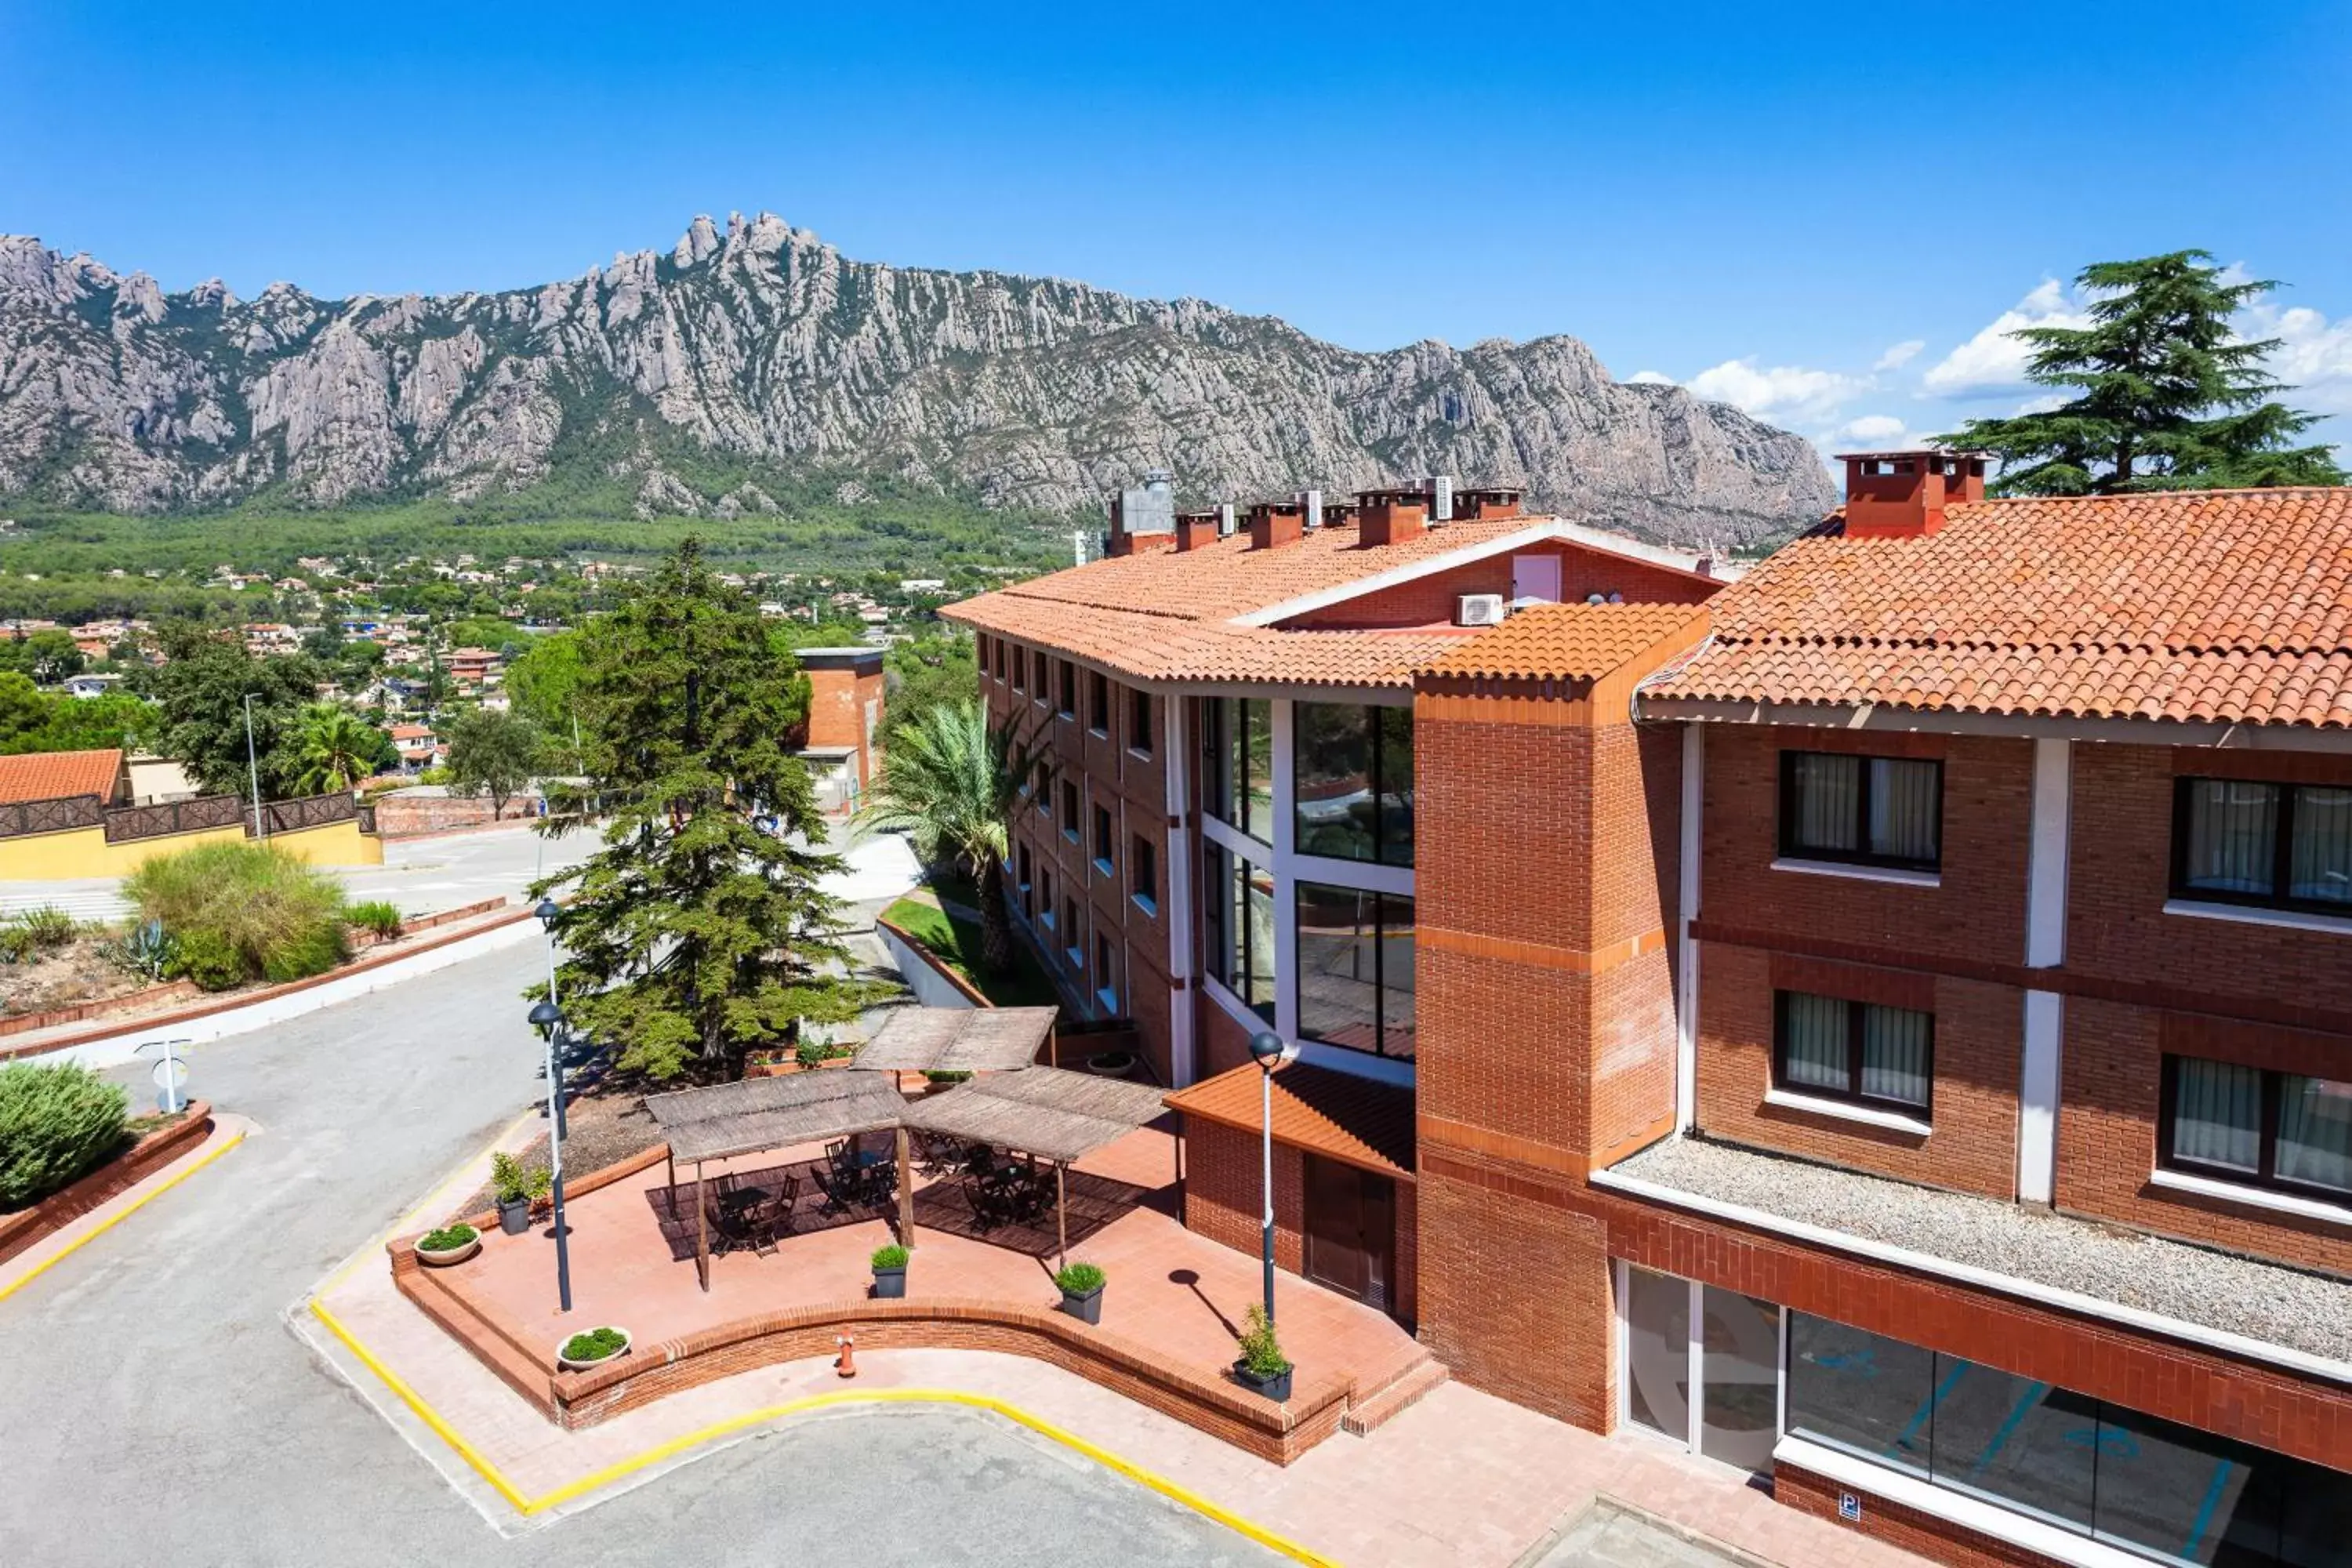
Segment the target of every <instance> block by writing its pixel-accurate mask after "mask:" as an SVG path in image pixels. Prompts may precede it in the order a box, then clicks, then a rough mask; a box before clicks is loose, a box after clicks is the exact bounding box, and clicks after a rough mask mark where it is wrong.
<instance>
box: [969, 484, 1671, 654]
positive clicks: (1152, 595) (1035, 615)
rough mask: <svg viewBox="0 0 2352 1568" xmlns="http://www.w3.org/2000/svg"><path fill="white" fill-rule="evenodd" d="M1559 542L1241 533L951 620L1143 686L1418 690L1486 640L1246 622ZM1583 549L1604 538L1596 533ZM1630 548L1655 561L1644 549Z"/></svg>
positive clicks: (1495, 534)
mask: <svg viewBox="0 0 2352 1568" xmlns="http://www.w3.org/2000/svg"><path fill="white" fill-rule="evenodd" d="M1560 529H1562V525H1560V524H1559V521H1558V520H1556V519H1551V518H1543V517H1516V518H1498V519H1491V520H1484V521H1457V522H1451V523H1447V524H1444V525H1443V526H1442V527H1439V528H1435V529H1433V530H1431V531H1429V532H1427V533H1425V534H1423V535H1422V536H1421V537H1419V538H1417V539H1411V540H1407V541H1404V542H1402V543H1398V544H1389V545H1382V546H1381V547H1379V548H1377V549H1366V548H1363V547H1361V546H1360V545H1359V544H1358V542H1357V540H1358V530H1357V529H1356V527H1355V525H1353V524H1339V525H1335V526H1332V527H1328V528H1320V529H1314V530H1310V531H1307V533H1306V535H1305V536H1304V537H1302V538H1300V539H1299V540H1297V542H1294V543H1290V544H1286V545H1282V546H1280V547H1278V548H1276V549H1273V550H1252V549H1251V548H1250V547H1249V536H1248V534H1247V533H1246V532H1242V533H1235V534H1234V535H1231V536H1229V537H1227V538H1224V539H1221V540H1218V541H1216V542H1213V543H1211V544H1208V545H1204V546H1202V548H1200V549H1198V550H1189V551H1176V550H1171V549H1167V548H1160V549H1155V550H1148V551H1145V552H1143V553H1141V554H1139V555H1127V556H1113V557H1108V558H1106V559H1104V560H1101V561H1095V562H1089V563H1087V564H1086V565H1084V566H1074V567H1070V568H1067V569H1066V570H1064V571H1060V572H1056V573H1054V574H1051V575H1049V576H1045V577H1039V578H1036V579H1034V581H1031V582H1027V583H1022V584H1016V585H1014V586H1013V587H1010V588H1001V589H998V590H996V591H994V592H992V593H987V594H982V595H979V596H978V597H976V598H971V599H966V600H964V601H962V602H961V604H956V605H949V606H948V607H947V608H946V609H945V610H943V611H941V612H940V613H941V614H942V615H944V616H947V617H948V618H949V619H950V620H956V621H961V622H963V623H965V624H966V625H969V626H972V627H974V628H976V629H978V630H980V631H983V632H990V633H1001V634H1003V636H1005V637H1013V638H1014V639H1016V640H1019V641H1022V642H1027V643H1034V644H1037V645H1041V646H1044V647H1052V648H1057V649H1060V650H1063V651H1065V652H1068V653H1072V654H1075V655H1076V656H1077V657H1078V658H1085V659H1089V660H1092V661H1094V662H1096V663H1099V664H1102V665H1105V666H1108V667H1109V668H1113V669H1117V670H1118V671H1120V672H1122V673H1124V674H1127V675H1129V676H1132V677H1135V678H1137V679H1144V680H1169V681H1216V682H1228V681H1230V682H1235V683H1243V682H1253V681H1279V682H1284V683H1296V684H1303V685H1316V686H1364V687H1378V686H1391V687H1402V686H1409V685H1411V684H1412V672H1413V670H1414V669H1416V668H1420V667H1421V666H1423V665H1425V664H1428V663H1429V662H1430V661H1431V660H1433V659H1435V658H1438V657H1440V656H1441V655H1443V654H1444V653H1445V652H1446V651H1448V650H1449V649H1451V648H1453V647H1455V646H1457V645H1458V644H1459V643H1460V642H1461V641H1462V640H1463V639H1464V638H1465V637H1471V636H1474V635H1479V634H1475V633H1473V632H1471V631H1469V630H1468V629H1466V628H1452V627H1444V626H1439V627H1418V628H1413V629H1411V630H1403V631H1303V630H1300V631H1291V630H1280V629H1276V628H1274V627H1270V626H1255V625H1244V624H1243V622H1244V620H1246V619H1249V618H1252V617H1256V616H1263V615H1264V614H1265V612H1267V611H1270V610H1273V609H1276V607H1277V606H1281V605H1289V604H1291V603H1293V602H1295V601H1297V600H1300V599H1303V598H1306V597H1307V596H1308V595H1316V594H1320V593H1325V592H1328V591H1329V590H1332V589H1339V588H1345V587H1346V586H1348V585H1349V584H1352V583H1359V582H1363V581H1365V580H1366V579H1369V578H1372V577H1376V576H1379V575H1380V574H1383V573H1388V572H1392V571H1395V570H1396V569H1398V568H1399V567H1407V566H1413V565H1420V564H1424V563H1433V562H1437V561H1439V560H1442V559H1443V558H1444V557H1446V556H1449V555H1451V554H1453V553H1454V552H1457V551H1462V550H1465V549H1469V548H1472V547H1475V546H1477V545H1482V544H1493V543H1495V542H1497V541H1500V540H1505V539H1508V538H1510V537H1511V536H1513V535H1515V534H1521V533H1526V534H1528V535H1530V537H1541V536H1543V534H1544V531H1546V530H1560ZM1576 535H1577V537H1580V538H1583V539H1586V540H1594V539H1600V538H1601V537H1603V536H1601V535H1598V534H1596V533H1595V532H1594V531H1591V530H1589V529H1580V530H1577V531H1576ZM1623 543H1624V545H1625V546H1626V548H1627V549H1629V550H1633V551H1646V549H1647V547H1645V546H1643V545H1641V544H1639V543H1637V542H1634V541H1633V540H1625V541H1623ZM1604 547H1605V546H1604Z"/></svg>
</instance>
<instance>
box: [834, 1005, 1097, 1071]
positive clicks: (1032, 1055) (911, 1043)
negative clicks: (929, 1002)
mask: <svg viewBox="0 0 2352 1568" xmlns="http://www.w3.org/2000/svg"><path fill="white" fill-rule="evenodd" d="M1060 1011H1061V1009H1060V1008H1058V1007H898V1008H893V1009H892V1010H891V1011H890V1013H889V1014H888V1016H886V1017H885V1018H884V1019H883V1020H882V1023H881V1026H879V1027H878V1028H877V1029H876V1030H875V1031H874V1037H873V1038H872V1039H870V1040H868V1041H866V1044H865V1045H864V1046H862V1047H859V1048H858V1051H857V1055H856V1066H858V1067H860V1068H872V1069H875V1070H877V1071H891V1072H1018V1071H1020V1070H1021V1069H1022V1068H1026V1067H1029V1066H1031V1065H1033V1064H1034V1062H1035V1061H1036V1060H1037V1053H1038V1051H1039V1050H1041V1049H1043V1048H1044V1047H1045V1045H1046V1044H1047V1043H1048V1042H1050V1041H1051V1040H1052V1039H1053V1037H1054V1020H1055V1017H1056V1016H1058V1015H1059V1013H1060Z"/></svg>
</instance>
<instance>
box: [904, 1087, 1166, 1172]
mask: <svg viewBox="0 0 2352 1568" xmlns="http://www.w3.org/2000/svg"><path fill="white" fill-rule="evenodd" d="M1163 1109H1164V1108H1163V1107H1162V1106H1161V1104H1160V1090H1159V1089H1154V1088H1152V1087H1151V1086H1150V1085H1148V1084H1139V1083H1129V1082H1128V1081H1127V1080H1125V1079H1115V1078H1104V1077H1101V1076H1099V1075H1097V1074H1094V1073H1086V1072H1073V1071H1071V1070H1070V1069H1068V1068H1030V1069H1029V1070H1028V1071H1026V1072H1017V1073H1004V1074H1002V1075H999V1076H996V1077H992V1078H976V1079H972V1080H971V1082H969V1083H960V1084H958V1085H956V1087H955V1088H953V1089H949V1090H947V1091H946V1092H944V1093H941V1094H934V1095H931V1096H929V1097H928V1098H926V1099H923V1100H916V1101H914V1102H913V1103H912V1104H909V1105H908V1106H907V1107H906V1110H905V1114H904V1118H903V1119H904V1121H905V1122H906V1124H907V1125H908V1126H909V1127H919V1128H921V1129H922V1130H923V1131H927V1132H944V1133H947V1134H948V1135H949V1136H950V1137H954V1138H962V1139H967V1140H970V1141H971V1142H977V1143H986V1144H990V1145H992V1146H993V1147H995V1148H999V1149H1017V1150H1019V1151H1021V1152H1023V1153H1025V1154H1034V1155H1036V1156H1038V1157H1039V1158H1041V1159H1045V1160H1053V1161H1056V1162H1061V1163H1067V1162H1069V1161H1072V1160H1076V1159H1079V1158H1082V1157H1083V1156H1085V1155H1087V1154H1090V1153H1092V1152H1094V1151H1096V1150H1097V1149H1099V1148H1101V1147H1102V1146H1103V1145H1104V1144H1106V1143H1108V1142H1112V1141H1113V1140H1114V1139H1118V1138H1123V1137H1125V1136H1126V1135H1127V1134H1128V1133H1129V1132H1132V1131H1135V1130H1136V1129H1137V1128H1139V1127H1141V1126H1144V1125H1146V1124H1147V1123H1149V1122H1150V1121H1155V1120H1157V1119H1158V1117H1159V1116H1160V1111H1161V1110H1163Z"/></svg>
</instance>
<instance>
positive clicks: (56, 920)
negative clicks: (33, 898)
mask: <svg viewBox="0 0 2352 1568" xmlns="http://www.w3.org/2000/svg"><path fill="white" fill-rule="evenodd" d="M8 923H9V924H11V925H13V926H15V927H16V929H18V930H19V931H23V932H24V933H25V936H26V940H27V941H28V942H31V943H32V945H33V946H35V947H63V946H65V944H66V943H68V942H71V941H73V939H74V938H76V937H78V936H79V935H80V934H81V922H80V921H77V920H75V919H74V918H73V916H71V915H69V914H68V913H66V912H65V910H61V909H59V908H58V906H57V905H55V904H43V905H42V906H41V907H40V908H39V909H37V910H17V911H16V913H15V914H13V915H11V916H9V917H8Z"/></svg>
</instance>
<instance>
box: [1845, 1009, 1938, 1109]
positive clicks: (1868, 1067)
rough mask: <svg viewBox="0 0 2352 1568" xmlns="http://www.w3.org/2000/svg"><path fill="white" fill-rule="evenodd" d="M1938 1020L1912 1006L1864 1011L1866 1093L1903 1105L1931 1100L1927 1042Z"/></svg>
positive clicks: (1863, 1039)
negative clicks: (1928, 1090)
mask: <svg viewBox="0 0 2352 1568" xmlns="http://www.w3.org/2000/svg"><path fill="white" fill-rule="evenodd" d="M1933 1028H1934V1021H1933V1020H1932V1019H1931V1018H1930V1017H1929V1016H1928V1015H1927V1014H1925V1013H1916V1012H1913V1011H1912V1010H1911V1009H1910V1008H1908V1007H1864V1009H1863V1010H1862V1092H1863V1093H1864V1094H1866V1095H1868V1096H1869V1097H1870V1098H1871V1099H1873V1100H1894V1101H1895V1102H1896V1103H1898V1104H1902V1105H1925V1104H1927V1043H1928V1037H1929V1035H1930V1033H1931V1032H1932V1030H1933Z"/></svg>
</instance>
